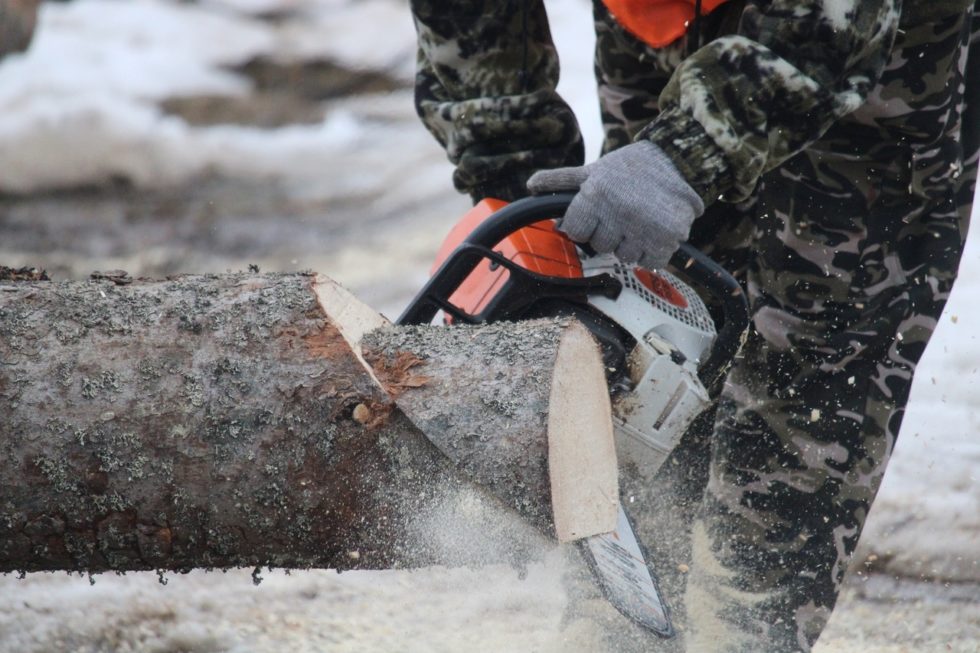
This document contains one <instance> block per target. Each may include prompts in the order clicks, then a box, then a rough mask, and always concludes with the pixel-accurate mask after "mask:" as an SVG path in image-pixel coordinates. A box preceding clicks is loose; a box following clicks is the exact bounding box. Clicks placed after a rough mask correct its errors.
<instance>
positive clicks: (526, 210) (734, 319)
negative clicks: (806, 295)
mask: <svg viewBox="0 0 980 653" xmlns="http://www.w3.org/2000/svg"><path fill="white" fill-rule="evenodd" d="M574 197H575V195H574V193H558V194H553V195H535V196H532V197H526V198H523V199H520V200H517V201H515V202H512V203H510V204H508V205H507V206H505V207H503V208H501V209H500V210H499V211H497V212H496V213H494V214H493V215H492V216H491V217H489V218H487V219H486V220H484V221H483V222H482V223H480V225H478V226H477V227H476V228H475V229H473V231H471V232H470V233H469V235H468V236H467V237H466V239H465V240H464V241H463V242H462V243H461V244H460V246H459V248H458V250H462V249H464V248H480V249H484V250H491V249H492V248H493V247H494V246H495V245H497V244H498V243H499V242H500V241H501V240H503V239H504V238H506V237H507V236H509V235H510V234H512V233H514V232H515V231H517V230H518V229H522V228H524V227H528V226H530V225H532V224H534V223H536V222H541V221H542V220H549V219H557V218H561V217H562V216H563V215H564V214H565V211H566V209H568V206H569V204H571V201H572V199H573V198H574ZM489 253H490V254H492V252H489ZM481 260H483V257H480V256H468V257H450V258H449V259H447V260H446V261H445V262H444V263H443V264H442V265H441V266H440V267H439V269H438V270H436V272H435V274H433V275H432V277H431V278H430V279H429V282H428V283H427V284H426V285H425V287H423V288H422V290H421V291H420V292H419V294H418V295H417V296H416V297H415V298H414V299H413V300H412V302H411V303H410V304H409V306H408V307H407V308H406V309H405V311H404V312H403V313H402V315H401V317H399V318H398V320H397V324H428V323H429V322H431V321H432V319H433V318H434V317H435V316H436V313H438V311H439V310H440V309H442V310H447V309H449V310H450V312H452V310H451V309H452V308H453V307H452V305H451V304H449V301H448V299H449V297H450V296H451V295H452V293H453V292H454V291H455V290H456V289H457V288H459V286H460V285H461V284H462V283H463V282H464V281H465V280H466V278H467V277H468V276H469V275H470V273H471V272H473V270H474V269H476V267H477V265H479V263H480V261H481ZM670 264H671V265H672V266H673V267H674V268H676V270H677V271H678V272H680V273H681V274H682V275H683V276H685V277H687V278H688V279H689V280H690V281H693V282H694V283H695V284H697V285H699V286H701V287H702V288H704V290H705V291H706V292H707V293H709V294H710V295H711V296H712V297H713V298H714V299H716V300H717V301H718V303H719V305H720V306H721V309H722V316H723V321H722V324H721V325H720V327H719V328H718V335H717V336H716V338H715V341H714V343H713V344H712V347H711V351H710V352H709V354H708V356H707V357H706V358H705V360H704V361H703V362H702V363H701V364H700V366H699V368H698V376H700V377H701V380H702V382H703V383H704V385H705V387H706V388H709V389H711V388H714V387H717V384H718V382H719V381H720V380H721V377H722V376H723V375H724V373H725V372H726V370H727V369H728V365H729V363H730V362H731V360H732V358H733V357H734V356H735V354H736V353H737V352H738V349H739V347H740V346H741V342H742V335H743V334H744V333H745V330H746V329H747V328H748V325H749V307H748V302H747V301H746V299H745V293H744V292H743V291H742V287H741V286H740V285H739V283H738V281H736V280H735V278H734V277H732V275H731V274H729V273H728V271H726V270H725V269H724V268H722V267H721V266H720V265H718V264H717V263H715V262H714V261H713V260H711V259H710V258H708V256H707V255H705V254H704V253H703V252H701V251H700V250H698V249H696V248H694V247H693V246H691V245H689V244H687V243H681V246H680V248H679V249H678V250H677V252H675V253H674V255H673V257H671V259H670ZM717 326H718V325H716V327H717Z"/></svg>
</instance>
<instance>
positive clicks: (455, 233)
mask: <svg viewBox="0 0 980 653" xmlns="http://www.w3.org/2000/svg"><path fill="white" fill-rule="evenodd" d="M505 206H507V202H505V201H503V200H497V199H484V200H480V202H479V203H478V204H477V205H476V206H474V207H473V208H472V209H470V210H469V211H468V212H467V213H466V215H464V216H463V218H462V219H461V220H460V221H459V222H458V223H456V226H455V227H453V229H452V230H451V231H450V232H449V235H448V236H446V239H445V240H444V241H443V243H442V246H441V247H440V248H439V252H438V253H437V254H436V261H435V264H433V266H432V272H433V273H434V272H435V271H436V270H438V269H439V266H440V265H442V263H443V262H444V261H445V260H446V259H447V258H449V256H450V255H451V254H452V253H453V252H454V251H455V250H456V248H457V247H459V245H460V244H461V243H462V242H463V241H464V240H465V239H466V237H467V236H468V235H469V234H470V232H472V231H473V229H475V228H476V227H477V226H478V225H479V224H480V223H481V222H483V221H484V220H486V219H487V218H489V217H490V216H491V215H493V214H494V213H496V212H497V211H499V210H500V209H502V208H503V207H505ZM493 249H494V251H495V252H497V253H498V254H500V255H501V256H503V257H504V258H506V259H508V260H510V261H513V262H514V263H516V264H517V265H520V266H521V267H522V268H524V269H525V270H528V271H530V272H534V273H536V274H540V275H543V276H548V277H559V278H563V279H579V278H581V277H582V263H581V261H580V260H579V256H578V252H577V251H576V250H575V244H574V243H573V242H572V241H571V240H569V239H568V237H567V236H565V235H564V234H563V233H561V232H560V231H558V229H556V228H555V222H554V220H545V221H542V222H538V223H535V224H533V225H531V226H529V227H524V228H523V229H518V230H517V231H515V232H513V233H512V234H510V235H509V236H507V237H506V238H504V239H503V240H502V241H500V242H499V243H498V244H497V245H496V246H495V247H494V248H493ZM509 276H510V272H509V271H508V270H507V268H504V267H501V266H499V265H497V264H496V263H494V262H493V261H490V260H487V261H484V262H483V263H480V265H479V266H478V267H477V268H476V269H475V270H473V272H471V273H470V275H469V276H468V277H467V278H466V281H464V282H463V283H462V284H461V285H460V286H459V288H458V289H457V290H456V292H454V293H453V294H452V296H451V297H450V299H449V301H450V302H452V303H453V305H455V306H458V307H459V308H461V309H463V310H464V311H466V312H467V313H471V314H474V315H475V314H477V313H479V312H480V311H482V310H483V309H484V308H485V307H486V306H487V304H488V303H489V302H490V300H491V299H493V297H494V296H495V295H496V294H497V293H498V292H500V289H501V288H503V286H504V284H505V283H507V279H508V277H509Z"/></svg>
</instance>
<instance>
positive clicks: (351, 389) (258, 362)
mask: <svg viewBox="0 0 980 653" xmlns="http://www.w3.org/2000/svg"><path fill="white" fill-rule="evenodd" d="M95 276H97V277H98V278H97V279H95V280H93V281H90V282H59V283H54V282H44V281H36V282H9V281H8V282H2V281H0V410H2V415H3V422H2V423H0V572H7V571H16V570H19V571H39V570H79V571H90V572H95V571H105V570H138V569H174V570H185V569H190V568H195V567H234V566H258V565H262V566H275V567H291V568H305V567H331V568H337V569H352V568H388V567H395V566H408V565H412V566H415V565H424V564H431V563H436V562H445V561H446V560H445V558H446V553H445V550H444V547H443V548H440V547H434V546H429V545H428V544H427V543H424V542H422V541H421V540H423V539H425V533H424V531H425V530H426V529H427V528H431V527H432V524H434V523H435V521H438V520H437V519H436V516H435V512H436V511H438V510H441V509H444V508H445V507H446V503H445V499H446V497H451V496H455V497H459V496H463V495H464V494H465V495H467V496H469V494H466V493H473V492H475V490H473V487H474V486H473V485H472V483H473V482H475V483H476V484H477V485H479V486H481V487H484V488H486V489H487V490H489V491H490V492H491V493H492V494H493V495H494V496H495V497H496V498H497V500H499V503H502V504H503V505H506V506H508V507H510V508H513V509H516V510H518V512H520V513H521V514H522V515H523V516H524V517H526V518H527V519H529V520H530V521H531V522H532V523H534V524H535V525H536V526H538V527H539V528H543V529H546V530H552V532H554V531H555V530H556V531H557V534H558V535H559V536H560V537H561V538H562V539H569V538H573V537H581V536H585V535H589V534H592V533H594V532H600V531H602V530H610V529H611V527H612V526H611V524H612V523H613V522H614V519H615V496H616V488H615V458H614V455H613V456H612V457H611V458H610V455H609V453H608V452H609V451H611V450H612V432H611V424H610V423H609V419H608V403H607V402H608V398H607V396H606V389H605V385H604V381H602V380H601V361H600V359H599V355H598V351H597V349H596V347H595V345H594V343H592V341H591V340H590V339H588V337H587V336H583V334H584V333H585V331H584V328H583V327H581V326H580V325H577V324H575V323H567V322H551V321H539V322H534V323H523V324H521V325H509V326H508V327H485V328H472V327H468V328H452V329H447V328H440V327H414V328H408V327H404V328H402V327H392V326H390V325H387V323H386V322H385V321H384V320H383V318H381V317H380V316H378V315H377V314H376V313H374V312H373V311H371V310H370V309H368V308H367V307H365V306H364V305H362V304H360V303H359V302H357V301H356V300H354V299H353V298H352V297H351V296H350V295H348V294H347V293H346V292H345V291H344V290H343V289H342V288H340V287H339V286H336V285H335V284H333V283H332V282H331V281H330V280H329V279H326V278H324V277H317V276H314V275H307V274H290V275H250V274H234V275H220V276H217V275H207V276H187V277H178V278H173V279H169V280H166V281H160V282H157V281H132V280H131V279H129V278H128V277H126V276H125V275H124V274H121V275H117V274H106V275H95ZM372 329H377V330H375V331H373V332H372V333H371V334H370V336H369V337H368V339H367V340H366V344H367V347H366V358H367V359H368V360H369V361H370V362H371V364H372V365H373V368H374V369H373V370H372V369H371V368H370V367H368V366H367V365H366V364H365V359H364V358H362V356H361V353H360V347H359V342H360V340H361V338H362V336H364V334H366V333H367V332H368V331H371V330H372ZM590 348H591V349H590ZM569 359H573V361H574V362H573V363H569V362H568V361H569ZM583 361H584V362H583ZM569 365H571V367H569ZM575 366H578V367H575ZM573 368H574V372H572V371H571V370H572V369H573ZM579 368H581V369H579ZM572 373H574V374H576V375H580V376H583V379H585V380H584V381H583V382H582V383H580V384H572V386H573V387H572V388H570V389H569V388H566V389H565V390H564V391H563V390H559V387H560V386H561V384H562V383H565V382H566V381H564V380H565V379H567V378H568V377H569V375H570V374H572ZM596 374H598V375H599V378H600V383H599V384H598V385H596V383H595V378H593V377H595V375H596ZM589 379H591V380H589ZM580 386H581V387H580ZM556 396H557V397H558V398H557V399H556ZM396 402H397V403H398V406H402V407H404V412H403V411H402V409H400V408H399V407H398V406H396ZM604 402H605V403H604ZM569 403H571V404H574V405H573V406H571V407H570V406H569V405H568V404H569ZM554 406H560V407H561V408H560V410H559V411H555V409H554ZM603 410H605V413H603ZM575 411H578V412H577V413H576V412H575ZM555 412H560V413H562V414H563V415H565V417H566V418H565V419H564V420H563V419H559V418H558V417H556V416H554V415H552V416H551V417H549V415H551V414H552V413H555ZM568 414H571V415H575V417H573V421H574V422H575V425H569V424H567V422H568V419H567V415H568ZM413 422H414V424H413ZM583 446H585V447H589V448H591V449H594V450H595V451H596V452H598V453H597V454H595V456H598V458H599V459H601V461H602V462H600V463H599V464H598V465H596V464H595V460H594V458H595V456H592V457H583V456H582V455H581V453H580V452H579V453H576V452H577V451H578V449H579V448H581V447H583ZM582 478H584V479H589V480H587V481H586V482H582V481H581V480H579V481H578V482H576V479H582ZM569 488H571V489H569ZM474 496H480V502H483V503H487V504H493V503H494V501H495V500H493V499H487V498H486V497H483V496H482V495H479V493H477V494H476V495H474ZM571 506H578V507H580V508H581V510H580V511H575V510H572V509H571ZM457 517H458V518H459V521H460V522H463V521H465V515H454V514H449V515H448V520H449V524H448V526H449V529H450V530H453V528H454V526H453V524H454V522H455V520H456V518H457ZM439 518H440V519H444V520H445V518H447V515H445V514H443V515H441V516H440V517H439ZM483 528H490V527H488V526H483ZM513 554H514V552H513V551H507V552H505V554H504V555H513Z"/></svg>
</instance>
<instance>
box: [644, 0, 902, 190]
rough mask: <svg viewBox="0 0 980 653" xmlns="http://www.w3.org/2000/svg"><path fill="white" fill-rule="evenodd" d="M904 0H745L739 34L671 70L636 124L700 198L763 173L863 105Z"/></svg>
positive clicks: (740, 186)
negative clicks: (646, 120) (645, 119)
mask: <svg viewBox="0 0 980 653" xmlns="http://www.w3.org/2000/svg"><path fill="white" fill-rule="evenodd" d="M901 1H902V0H748V2H747V3H746V7H745V10H744V12H743V14H742V19H741V22H740V24H739V29H738V32H737V33H736V34H733V35H730V36H723V37H721V38H718V39H716V40H714V41H711V42H710V43H708V44H707V45H705V46H704V47H703V48H701V49H699V50H698V51H697V52H695V53H694V54H693V55H691V56H690V57H689V58H688V59H687V60H685V61H684V62H683V63H682V64H681V65H680V66H679V67H678V68H677V70H676V71H675V72H674V75H673V76H672V77H671V79H670V81H669V82H668V84H667V86H666V87H665V89H664V91H663V93H662V94H661V96H660V103H661V107H662V109H663V112H662V113H661V114H660V115H659V116H658V117H657V119H656V120H654V121H653V122H652V123H651V124H650V125H648V126H647V127H646V128H645V129H644V130H643V131H641V132H640V134H639V135H638V138H647V139H650V140H652V141H653V142H654V143H656V144H657V145H659V146H660V147H661V148H663V149H664V150H665V151H666V152H667V154H668V155H669V156H670V157H671V158H672V160H673V161H674V162H675V164H676V165H677V166H678V168H679V169H680V170H681V172H682V173H684V175H685V177H687V179H688V181H689V183H691V185H692V186H693V187H694V188H695V190H697V191H698V193H699V194H700V195H701V197H702V198H704V200H705V203H710V202H712V201H714V200H715V199H716V198H718V197H719V196H722V197H723V198H724V199H727V200H730V201H737V200H741V199H744V198H746V197H747V196H748V195H749V194H750V193H751V192H752V189H753V188H754V187H755V184H756V182H757V180H758V179H759V177H760V176H761V175H762V174H763V173H764V172H766V171H768V170H771V169H772V168H774V167H776V166H778V165H779V164H781V163H782V162H783V161H785V160H786V159H788V158H790V157H792V156H793V155H794V154H797V153H798V152H800V151H801V150H802V149H803V148H805V147H806V146H807V145H808V144H810V143H812V142H813V141H815V140H816V139H817V138H819V137H820V136H821V135H822V134H823V133H824V132H825V131H826V130H827V129H828V128H829V127H830V126H831V124H832V123H833V122H834V120H836V119H837V118H839V117H841V116H843V115H845V114H847V113H849V112H851V111H854V110H855V109H856V108H858V106H860V105H861V104H862V103H863V102H864V100H865V98H866V97H867V94H868V92H869V91H870V90H871V89H872V88H873V87H874V85H875V83H876V81H877V79H878V77H879V75H880V74H881V71H882V68H883V67H884V64H885V62H886V61H887V59H888V55H889V51H890V49H891V45H892V42H893V40H894V37H895V33H896V28H897V25H898V18H899V5H900V4H901Z"/></svg>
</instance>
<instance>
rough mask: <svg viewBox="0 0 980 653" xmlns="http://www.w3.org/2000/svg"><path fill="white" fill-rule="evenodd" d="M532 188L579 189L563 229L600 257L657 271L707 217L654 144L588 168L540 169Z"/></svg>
mask: <svg viewBox="0 0 980 653" xmlns="http://www.w3.org/2000/svg"><path fill="white" fill-rule="evenodd" d="M527 187H528V189H529V190H530V191H531V192H532V193H555V192H561V191H574V190H577V191H578V194H577V195H576V196H575V199H573V200H572V203H571V205H570V206H569V207H568V210H567V211H566V212H565V217H564V219H563V220H562V221H561V224H560V225H559V228H560V229H561V230H562V231H564V232H565V233H566V234H568V237H569V238H571V239H572V240H574V241H576V242H580V243H588V244H589V245H591V246H592V248H593V249H595V251H597V252H599V253H603V254H604V253H608V252H613V253H614V254H615V255H616V257H617V258H619V259H620V260H621V261H623V262H624V263H638V264H639V265H640V266H642V267H645V268H649V269H653V270H655V269H659V268H662V267H663V266H664V265H666V264H667V261H669V260H670V256H671V255H672V254H673V253H674V252H675V251H677V248H678V246H680V244H681V242H683V241H685V240H687V236H688V233H689V232H690V230H691V224H692V223H693V222H694V220H695V219H696V218H697V217H698V216H700V215H701V214H702V213H703V212H704V202H702V201H701V198H700V197H699V196H698V194H697V193H696V192H695V191H694V189H693V188H691V187H690V186H689V185H688V184H687V181H686V180H685V179H684V177H683V176H681V173H680V172H679V171H678V170H677V168H676V167H674V164H673V162H672V161H671V160H670V159H669V158H668V157H667V155H666V154H664V153H663V151H662V150H661V149H660V148H659V147H657V146H656V145H654V144H653V143H651V142H649V141H640V142H637V143H633V144H631V145H627V146H625V147H622V148H620V149H618V150H614V151H612V152H610V153H609V154H607V155H605V156H604V157H602V158H600V159H599V160H598V161H596V162H594V163H590V164H588V165H586V166H581V167H574V168H557V169H555V170H541V171H539V172H536V173H535V174H534V175H532V176H531V178H530V179H529V180H528V182H527Z"/></svg>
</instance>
